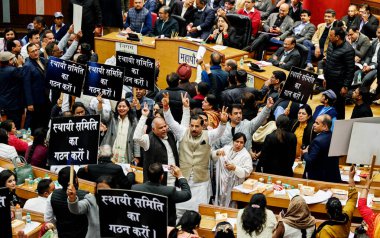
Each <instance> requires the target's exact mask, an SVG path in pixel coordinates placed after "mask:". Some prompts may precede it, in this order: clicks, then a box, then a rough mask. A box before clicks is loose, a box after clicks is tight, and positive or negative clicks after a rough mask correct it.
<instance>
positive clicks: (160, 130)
mask: <svg viewBox="0 0 380 238" xmlns="http://www.w3.org/2000/svg"><path fill="white" fill-rule="evenodd" d="M170 97H171V96H170ZM170 107H171V106H170ZM181 113H182V112H181ZM148 115H149V109H148V105H147V104H146V103H145V104H144V107H143V108H142V110H141V117H140V120H139V123H138V124H137V126H136V129H135V133H134V134H133V140H134V141H135V143H138V145H140V146H141V147H142V148H143V150H144V157H143V158H144V161H143V173H144V182H146V181H148V179H149V178H148V169H149V166H150V165H151V164H153V163H160V164H164V165H165V166H166V167H167V166H169V165H176V166H179V156H178V149H177V141H176V139H175V136H174V134H173V133H172V132H171V131H169V130H168V126H167V124H166V122H165V119H163V118H161V117H156V118H154V119H153V122H152V131H151V132H150V133H149V134H146V133H145V129H144V127H145V124H146V120H147V118H148ZM137 162H138V163H139V161H137ZM175 180H176V179H175V177H173V176H172V174H171V173H165V174H164V178H163V179H162V180H161V181H160V182H161V184H162V185H170V186H173V185H174V183H175Z"/></svg>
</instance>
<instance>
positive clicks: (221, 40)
mask: <svg viewBox="0 0 380 238" xmlns="http://www.w3.org/2000/svg"><path fill="white" fill-rule="evenodd" d="M214 29H215V30H214V31H213V33H212V34H211V35H210V36H209V37H208V42H211V43H215V44H217V45H224V46H229V47H233V48H238V46H239V39H238V38H237V36H236V30H235V28H233V27H232V26H231V24H230V22H229V21H228V20H227V18H226V17H225V16H219V17H218V18H217V20H216V25H215V26H214Z"/></svg>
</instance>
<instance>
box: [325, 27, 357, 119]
mask: <svg viewBox="0 0 380 238" xmlns="http://www.w3.org/2000/svg"><path fill="white" fill-rule="evenodd" d="M345 36H346V34H345V32H344V30H343V29H342V28H340V27H334V28H332V29H331V30H330V33H329V40H330V44H329V47H328V49H327V54H326V58H325V66H324V67H325V69H324V77H325V80H324V82H323V84H324V86H325V88H326V89H332V90H333V91H334V93H335V94H336V95H337V100H336V104H335V108H336V111H337V113H338V116H337V119H344V118H345V97H346V94H347V90H348V87H350V86H351V84H352V80H353V78H354V70H355V50H354V49H353V48H352V46H351V45H350V44H349V43H348V42H347V41H346V40H345Z"/></svg>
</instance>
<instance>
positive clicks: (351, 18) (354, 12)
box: [342, 5, 361, 29]
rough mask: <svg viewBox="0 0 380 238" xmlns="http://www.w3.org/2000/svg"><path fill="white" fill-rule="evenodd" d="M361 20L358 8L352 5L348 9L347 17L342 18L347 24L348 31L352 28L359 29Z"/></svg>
mask: <svg viewBox="0 0 380 238" xmlns="http://www.w3.org/2000/svg"><path fill="white" fill-rule="evenodd" d="M360 20H361V19H360V15H359V12H358V7H357V6H356V5H350V6H349V7H348V11H347V15H346V16H344V17H343V18H342V21H343V22H344V23H345V25H346V27H347V29H348V28H350V27H351V26H357V27H358V28H359V25H360Z"/></svg>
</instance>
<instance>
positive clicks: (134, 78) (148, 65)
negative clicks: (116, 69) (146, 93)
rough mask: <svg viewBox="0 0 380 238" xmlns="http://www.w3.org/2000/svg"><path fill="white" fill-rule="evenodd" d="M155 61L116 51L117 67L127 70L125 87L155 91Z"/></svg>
mask: <svg viewBox="0 0 380 238" xmlns="http://www.w3.org/2000/svg"><path fill="white" fill-rule="evenodd" d="M155 63H156V61H155V59H153V58H149V57H145V56H141V55H134V54H129V53H125V52H120V51H116V65H117V66H121V67H124V68H125V72H124V73H125V74H124V85H126V86H132V87H137V88H145V89H148V90H152V91H153V90H154V80H155V70H156V66H155Z"/></svg>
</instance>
